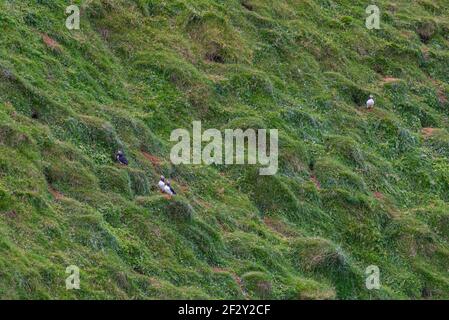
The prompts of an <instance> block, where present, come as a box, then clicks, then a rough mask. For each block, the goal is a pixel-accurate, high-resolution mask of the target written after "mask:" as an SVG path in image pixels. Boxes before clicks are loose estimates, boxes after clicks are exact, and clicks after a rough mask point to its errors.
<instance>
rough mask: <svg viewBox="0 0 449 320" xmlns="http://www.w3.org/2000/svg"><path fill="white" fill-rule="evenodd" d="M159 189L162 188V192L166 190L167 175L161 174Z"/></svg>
mask: <svg viewBox="0 0 449 320" xmlns="http://www.w3.org/2000/svg"><path fill="white" fill-rule="evenodd" d="M157 186H158V187H159V189H161V191H162V192H164V191H165V177H164V176H161V179H160V180H159V183H158V184H157Z"/></svg>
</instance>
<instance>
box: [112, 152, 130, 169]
mask: <svg viewBox="0 0 449 320" xmlns="http://www.w3.org/2000/svg"><path fill="white" fill-rule="evenodd" d="M115 158H116V159H117V161H118V162H119V163H120V164H123V165H125V166H127V165H128V159H126V157H125V155H124V154H123V151H121V150H119V151H118V152H117V156H116V157H115Z"/></svg>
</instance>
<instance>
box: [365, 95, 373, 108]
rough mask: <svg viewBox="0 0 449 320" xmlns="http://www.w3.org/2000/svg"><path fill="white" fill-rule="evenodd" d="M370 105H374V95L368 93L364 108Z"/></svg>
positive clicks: (370, 106)
mask: <svg viewBox="0 0 449 320" xmlns="http://www.w3.org/2000/svg"><path fill="white" fill-rule="evenodd" d="M372 107H374V97H373V95H370V96H369V99H368V101H367V102H366V108H367V109H370V108H372Z"/></svg>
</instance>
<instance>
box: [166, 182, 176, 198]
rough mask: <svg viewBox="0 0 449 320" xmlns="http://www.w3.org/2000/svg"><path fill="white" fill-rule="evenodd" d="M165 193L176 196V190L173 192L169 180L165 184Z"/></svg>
mask: <svg viewBox="0 0 449 320" xmlns="http://www.w3.org/2000/svg"><path fill="white" fill-rule="evenodd" d="M164 191H165V193H166V194H169V195H171V196H173V195H175V194H176V192H175V190H173V188H172V187H171V185H170V181H168V180H167V183H166V184H165V188H164Z"/></svg>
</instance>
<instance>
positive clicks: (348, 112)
mask: <svg viewBox="0 0 449 320" xmlns="http://www.w3.org/2000/svg"><path fill="white" fill-rule="evenodd" d="M374 2H375V3H377V4H378V5H379V7H380V8H381V11H382V25H381V26H382V29H381V30H371V31H369V30H367V29H366V28H365V27H364V19H365V17H366V14H365V12H364V11H365V7H366V3H367V2H366V1H360V0H342V1H332V0H316V1H312V0H288V1H279V2H276V1H275V2H273V1H268V0H242V2H240V1H239V0H229V1H224V0H216V1H213V0H198V1H188V0H174V1H159V0H135V1H124V0H102V1H100V0H92V1H75V3H79V4H82V21H81V30H80V31H69V30H67V29H66V28H65V27H64V21H65V14H64V11H65V6H66V5H67V1H61V0H58V1H53V0H39V1H38V0H36V1H29V2H27V4H25V3H24V2H20V1H12V0H1V1H0V28H1V30H2V32H1V33H0V44H1V45H0V153H1V157H0V297H1V298H64V299H66V298H67V299H69V298H222V299H227V298H276V299H296V298H365V299H366V298H413V299H415V298H418V299H419V298H428V297H432V298H449V295H448V292H449V276H448V273H449V272H448V269H447V268H448V267H447V266H448V265H449V214H448V212H449V210H448V209H449V206H448V204H447V201H448V199H449V193H448V191H449V163H448V157H449V132H448V131H447V130H448V129H449V126H448V123H447V110H448V108H449V103H448V99H449V63H448V61H449V60H448V59H449V38H448V34H449V8H448V5H447V3H446V4H445V2H446V1H445V0H433V1H430V0H419V1H413V2H412V1H406V0H403V1H380V0H379V1H374ZM28 3H29V4H28ZM47 36H48V38H47ZM386 77H391V78H397V79H396V80H394V81H391V80H390V81H386V80H384V79H385V78H386ZM370 93H373V94H375V96H376V100H377V105H376V108H375V110H374V111H373V112H366V111H364V110H362V108H361V106H362V105H363V103H364V101H365V99H366V97H367V96H368V95H369V94H370ZM32 114H35V115H37V119H35V118H32V117H31V115H32ZM192 120H202V121H203V126H204V127H216V128H221V129H224V128H228V127H238V128H257V127H267V128H278V129H279V130H280V170H279V173H278V174H277V175H276V176H273V177H260V176H258V175H257V172H256V170H255V168H252V167H248V166H245V167H241V166H236V167H205V166H184V167H183V166H181V167H174V166H172V165H171V164H170V161H169V158H168V155H169V150H170V144H169V135H170V132H171V130H172V129H174V128H179V127H187V128H189V127H190V125H191V121H192ZM422 128H435V130H432V129H426V130H425V131H424V135H423V132H422ZM120 147H122V148H124V149H125V151H126V153H127V154H128V155H129V158H130V162H131V163H130V166H129V167H128V168H122V167H119V166H117V165H115V164H114V162H113V153H114V151H116V150H117V149H118V148H120ZM142 151H144V152H146V153H148V154H151V155H152V160H153V161H150V160H149V159H148V158H147V157H145V156H144V154H143V153H142ZM159 174H165V175H166V176H170V177H173V181H174V185H175V187H176V188H177V189H178V190H180V194H181V195H180V196H179V197H177V198H176V200H167V199H165V198H163V197H161V196H160V195H159V194H158V192H157V191H156V190H155V188H154V184H155V183H156V182H157V177H158V175H159ZM311 177H315V178H314V179H315V181H317V183H314V181H313V179H311ZM318 184H319V185H320V187H318ZM71 264H75V265H77V266H79V267H80V268H81V290H79V291H76V290H73V291H67V290H65V283H64V279H65V277H66V276H67V275H66V274H65V268H66V267H67V266H68V265H71ZM371 264H375V265H378V266H379V267H380V270H381V282H382V289H381V290H379V291H368V290H366V289H365V288H364V283H365V280H364V279H365V275H364V271H365V268H366V267H367V266H368V265H371Z"/></svg>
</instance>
